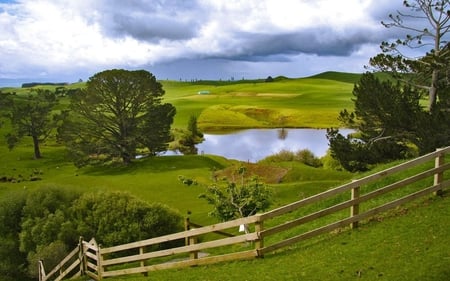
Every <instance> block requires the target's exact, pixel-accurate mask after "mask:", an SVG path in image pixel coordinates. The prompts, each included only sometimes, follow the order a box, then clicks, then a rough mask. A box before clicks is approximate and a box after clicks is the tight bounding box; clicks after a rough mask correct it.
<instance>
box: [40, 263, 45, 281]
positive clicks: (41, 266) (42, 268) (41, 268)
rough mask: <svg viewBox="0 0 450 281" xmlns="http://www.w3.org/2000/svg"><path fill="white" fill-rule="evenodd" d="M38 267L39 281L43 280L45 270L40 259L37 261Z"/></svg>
mask: <svg viewBox="0 0 450 281" xmlns="http://www.w3.org/2000/svg"><path fill="white" fill-rule="evenodd" d="M38 267H39V281H44V280H45V270H44V263H43V262H42V260H39V261H38Z"/></svg>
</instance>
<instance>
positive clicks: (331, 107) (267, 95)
mask: <svg viewBox="0 0 450 281" xmlns="http://www.w3.org/2000/svg"><path fill="white" fill-rule="evenodd" d="M342 75H344V74H342ZM347 75H349V76H351V77H353V75H352V74H347ZM352 79H353V78H349V80H352ZM162 83H163V85H164V89H165V90H166V100H167V101H168V102H170V103H172V104H174V105H175V106H176V107H177V112H178V113H177V116H176V119H175V126H181V127H182V126H183V125H182V124H183V120H186V118H187V117H188V116H190V115H197V116H198V124H199V127H200V128H201V129H204V130H220V129H236V128H267V127H272V128H273V127H312V128H326V127H331V126H333V127H338V126H340V124H339V123H338V121H337V119H336V117H337V116H338V113H339V111H340V110H342V109H343V108H351V107H352V106H353V104H352V101H351V92H352V89H353V83H350V82H341V81H337V80H332V79H327V78H300V79H282V80H279V81H275V82H270V83H267V82H263V81H258V82H254V81H251V82H245V81H240V82H239V83H237V82H228V83H225V82H223V83H220V84H219V85H213V84H209V83H206V84H201V82H173V81H162ZM202 90H207V91H209V92H210V94H207V95H199V94H198V92H199V91H202Z"/></svg>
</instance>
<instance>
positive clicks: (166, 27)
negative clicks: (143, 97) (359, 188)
mask: <svg viewBox="0 0 450 281" xmlns="http://www.w3.org/2000/svg"><path fill="white" fill-rule="evenodd" d="M402 2H403V1H402V0H340V1H337V0H0V78H3V79H5V78H20V79H25V78H27V79H34V80H38V79H39V80H48V81H67V82H73V81H77V80H78V79H80V78H81V79H83V80H85V79H87V78H88V77H90V76H92V75H93V74H95V73H96V72H99V71H102V70H105V69H111V68H125V69H147V70H149V71H150V72H152V73H154V74H155V75H156V77H157V78H159V79H229V78H231V77H234V78H235V79H242V78H263V77H267V76H269V75H272V76H278V75H285V76H288V77H303V76H308V75H312V74H316V73H319V72H323V71H328V70H336V71H348V72H362V71H364V68H363V67H364V65H366V64H367V63H368V59H369V58H370V57H372V56H374V55H376V54H377V53H379V44H380V42H381V41H383V40H387V39H389V38H396V36H398V32H399V31H394V30H392V29H386V28H384V27H383V26H382V25H381V24H380V21H381V20H386V19H387V16H388V15H389V14H390V13H395V11H396V10H398V9H402Z"/></svg>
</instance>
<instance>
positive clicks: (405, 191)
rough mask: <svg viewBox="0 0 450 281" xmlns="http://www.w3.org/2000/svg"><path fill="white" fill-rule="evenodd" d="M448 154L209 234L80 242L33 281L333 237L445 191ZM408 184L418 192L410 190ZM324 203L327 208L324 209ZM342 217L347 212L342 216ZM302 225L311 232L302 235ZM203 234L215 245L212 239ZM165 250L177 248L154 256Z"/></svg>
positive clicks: (142, 268)
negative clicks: (401, 175) (411, 172)
mask: <svg viewBox="0 0 450 281" xmlns="http://www.w3.org/2000/svg"><path fill="white" fill-rule="evenodd" d="M449 152H450V147H446V148H443V149H438V150H436V151H435V152H433V153H429V154H427V155H424V156H421V157H419V158H416V159H414V160H411V161H408V162H405V163H403V164H400V165H397V166H395V167H392V168H389V169H386V170H383V171H381V172H377V173H374V174H372V175H370V176H367V177H364V178H361V179H358V180H354V181H352V182H350V183H347V184H344V185H341V186H339V187H336V188H333V189H330V190H327V191H325V192H322V193H319V194H316V195H314V196H311V197H308V198H305V199H302V200H299V201H297V202H294V203H291V204H288V205H285V206H283V207H280V208H277V209H274V210H271V211H269V212H266V213H263V214H257V215H254V216H251V217H246V218H240V219H236V220H233V221H228V222H223V223H218V224H214V225H209V226H201V225H198V224H195V223H192V222H189V220H187V221H186V230H185V231H183V232H179V233H174V234H169V235H165V236H161V237H156V238H151V239H146V240H142V241H138V242H133V243H128V244H123V245H119V246H113V247H108V248H101V247H100V246H99V245H97V243H96V242H95V240H94V239H92V240H91V241H89V242H86V241H83V240H82V239H80V243H79V245H78V247H77V248H75V249H74V250H73V251H72V252H71V253H70V254H69V255H68V256H67V257H66V258H65V259H64V260H62V261H61V263H60V264H58V265H57V266H56V267H55V268H54V269H53V270H51V271H50V272H49V273H48V274H46V273H45V270H44V266H43V263H42V262H39V280H40V281H47V280H62V279H64V278H68V277H73V276H80V275H88V276H89V277H91V278H92V279H94V280H102V279H103V278H105V277H113V276H120V275H129V274H147V273H148V272H151V271H155V270H162V269H169V268H180V267H188V266H196V265H205V264H212V263H218V262H223V261H231V260H239V259H252V258H255V257H262V256H264V255H265V254H267V253H270V252H273V251H275V250H278V249H281V248H284V247H287V246H290V245H292V244H295V243H298V242H300V241H303V240H306V239H309V238H313V237H316V236H318V235H321V234H325V233H329V232H331V231H333V230H336V229H341V228H344V227H351V228H354V227H358V223H359V222H361V221H362V220H365V219H369V218H371V217H373V216H376V215H378V214H380V213H383V212H385V211H387V210H390V209H393V208H396V207H398V206H400V205H402V204H405V203H407V202H410V201H412V200H415V199H417V198H420V197H423V196H426V195H430V194H433V193H434V194H440V193H441V192H442V191H443V190H444V189H446V188H448V187H450V179H448V178H449V172H448V171H449V170H450V163H444V162H445V161H444V159H445V155H446V154H448V153H449ZM433 164H434V167H433ZM421 165H422V166H424V167H423V169H422V170H421V171H420V172H418V173H415V174H414V175H409V176H406V177H405V178H402V179H390V180H391V181H393V182H387V183H383V184H382V185H383V186H382V187H376V185H375V187H374V186H373V185H374V183H377V182H379V181H381V180H384V181H387V180H389V177H390V176H394V175H396V173H398V172H405V171H408V170H409V169H410V168H414V167H418V166H420V167H422V166H421ZM430 166H431V167H432V168H430ZM427 167H428V168H427ZM397 177H398V176H397ZM445 177H447V179H445ZM413 183H418V184H416V185H415V187H414V188H412V187H411V184H413ZM370 184H372V186H371V185H370ZM417 186H419V187H417ZM369 187H370V188H369ZM391 192H398V194H397V193H395V196H393V197H392V198H395V199H389V200H391V201H383V200H382V198H383V197H382V196H383V195H385V194H388V193H391ZM348 193H350V194H348ZM346 194H347V195H346ZM347 196H349V197H347ZM327 200H328V201H330V200H331V203H330V202H328V201H327ZM333 200H334V201H333ZM335 201H337V202H335ZM380 202H381V203H380ZM363 203H364V204H363ZM366 204H367V205H368V206H366ZM345 210H349V212H348V213H344V212H345ZM330 216H331V218H329V217H330ZM308 224H313V226H310V227H309V228H308V227H307V225H308ZM317 224H319V225H318V226H317ZM241 225H245V226H246V229H248V231H246V232H245V233H241V232H239V233H237V234H234V233H236V230H237V229H238V228H239V227H240V226H241ZM232 233H233V234H232ZM279 233H286V234H285V235H283V236H289V237H287V238H281V237H280V235H278V236H277V235H275V234H279ZM210 234H215V235H214V237H216V236H220V238H215V239H214V238H213V237H212V236H213V235H210ZM223 236H225V237H223ZM277 239H282V240H277ZM167 242H172V243H179V245H178V246H175V247H172V248H168V249H160V247H161V245H162V244H164V243H167ZM266 244H267V245H266ZM207 251H208V252H207ZM213 253H215V255H213ZM76 269H77V270H76Z"/></svg>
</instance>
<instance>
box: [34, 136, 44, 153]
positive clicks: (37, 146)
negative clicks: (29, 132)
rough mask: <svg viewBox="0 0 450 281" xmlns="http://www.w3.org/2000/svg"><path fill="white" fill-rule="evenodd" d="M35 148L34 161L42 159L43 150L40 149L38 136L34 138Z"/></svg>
mask: <svg viewBox="0 0 450 281" xmlns="http://www.w3.org/2000/svg"><path fill="white" fill-rule="evenodd" d="M33 146H34V159H41V158H42V156H41V150H40V148H39V139H38V137H37V136H33Z"/></svg>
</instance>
